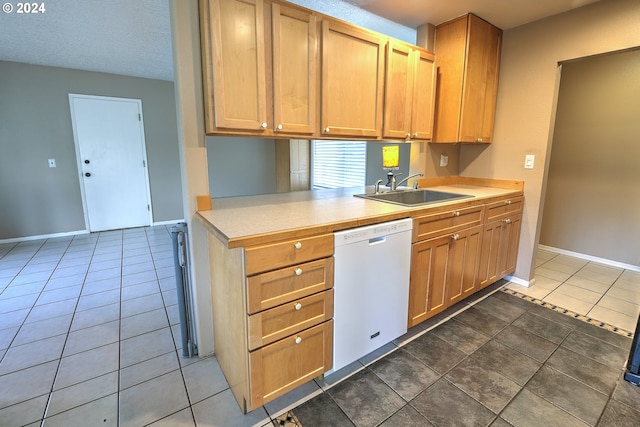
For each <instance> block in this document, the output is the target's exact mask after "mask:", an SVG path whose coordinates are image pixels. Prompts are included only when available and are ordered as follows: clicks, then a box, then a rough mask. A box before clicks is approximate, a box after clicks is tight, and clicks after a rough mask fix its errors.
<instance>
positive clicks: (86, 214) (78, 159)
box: [69, 93, 153, 232]
mask: <svg viewBox="0 0 640 427" xmlns="http://www.w3.org/2000/svg"><path fill="white" fill-rule="evenodd" d="M74 99H94V100H100V101H109V100H111V101H126V102H135V103H136V104H137V105H138V113H139V114H140V122H139V123H140V135H141V136H142V160H143V161H144V164H145V168H144V169H145V172H144V176H145V185H146V190H147V206H149V209H148V213H149V226H152V225H153V205H152V204H151V185H150V182H149V161H148V160H147V138H146V136H145V134H144V114H143V113H142V100H141V99H135V98H121V97H112V96H99V95H83V94H78V93H69V112H70V113H71V128H72V130H73V143H74V147H75V151H76V168H77V171H78V180H79V184H80V194H81V196H82V210H83V213H84V227H85V230H86V231H88V232H91V228H90V225H89V210H88V207H87V197H86V193H85V189H84V180H83V179H82V156H81V155H80V145H79V143H78V133H77V131H76V120H75V112H74V108H73V100H74Z"/></svg>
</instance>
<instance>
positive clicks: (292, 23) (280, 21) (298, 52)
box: [272, 4, 318, 134]
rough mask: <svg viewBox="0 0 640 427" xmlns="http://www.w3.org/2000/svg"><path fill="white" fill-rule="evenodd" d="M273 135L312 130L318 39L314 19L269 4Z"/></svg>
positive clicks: (302, 13) (304, 14) (292, 10)
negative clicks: (270, 12)
mask: <svg viewBox="0 0 640 427" xmlns="http://www.w3.org/2000/svg"><path fill="white" fill-rule="evenodd" d="M272 33H273V119H274V123H273V126H274V129H273V130H274V132H285V133H300V134H311V133H313V132H314V131H315V130H316V99H317V98H316V90H317V77H316V76H317V61H318V60H317V58H318V40H317V23H316V17H315V16H313V15H311V14H310V13H307V12H305V11H301V10H298V9H293V8H290V7H287V6H281V5H279V4H273V9H272Z"/></svg>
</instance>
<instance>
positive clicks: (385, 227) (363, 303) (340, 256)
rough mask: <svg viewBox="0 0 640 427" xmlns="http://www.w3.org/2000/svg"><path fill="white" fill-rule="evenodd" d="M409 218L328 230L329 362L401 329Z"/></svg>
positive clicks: (364, 350) (341, 362) (338, 362)
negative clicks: (331, 245)
mask: <svg viewBox="0 0 640 427" xmlns="http://www.w3.org/2000/svg"><path fill="white" fill-rule="evenodd" d="M412 227H413V222H412V220H411V219H410V218H408V219H401V220H397V221H391V222H384V223H380V224H375V225H370V226H366V227H360V228H354V229H350V230H345V231H340V232H336V233H334V238H335V252H334V254H335V255H334V256H335V271H334V285H333V289H334V314H333V337H334V339H333V368H332V371H331V372H334V371H337V370H338V369H340V368H342V367H344V366H346V365H348V364H349V363H351V362H354V361H356V360H358V359H359V358H360V357H362V356H364V355H366V354H368V353H370V352H372V351H373V350H375V349H377V348H379V347H382V346H383V345H384V344H386V343H388V342H390V341H392V340H394V339H395V338H397V337H399V336H400V335H402V334H404V333H405V332H407V316H408V306H409V271H410V268H411V229H412Z"/></svg>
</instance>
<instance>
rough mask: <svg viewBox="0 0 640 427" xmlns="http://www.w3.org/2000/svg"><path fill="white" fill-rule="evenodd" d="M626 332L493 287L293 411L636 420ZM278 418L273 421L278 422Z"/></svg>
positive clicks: (332, 421)
mask: <svg viewBox="0 0 640 427" xmlns="http://www.w3.org/2000/svg"><path fill="white" fill-rule="evenodd" d="M630 346H631V339H630V338H628V337H627V336H624V335H621V334H618V333H615V332H612V331H609V330H605V329H602V328H600V327H598V326H596V325H593V324H589V323H586V322H583V321H580V320H577V319H574V318H572V317H569V316H566V315H564V314H561V313H559V312H556V311H554V310H551V309H549V308H545V307H542V306H540V305H538V304H536V303H533V302H529V301H527V300H524V299H521V298H518V297H517V296H513V295H510V294H507V293H505V292H497V293H494V294H493V295H491V296H489V297H488V298H486V299H484V300H482V301H481V302H479V303H477V304H476V305H474V306H473V307H471V308H469V309H467V310H466V311H463V312H462V313H460V314H458V315H456V316H455V317H454V318H451V319H450V320H448V321H446V322H445V323H442V324H441V325H439V326H437V327H436V328H434V329H432V330H430V331H428V332H426V333H425V334H423V335H422V336H420V337H418V338H416V339H414V340H413V341H410V342H409V343H407V344H406V345H404V346H402V347H400V348H398V349H397V350H395V351H393V352H392V353H390V354H388V355H387V356H385V357H383V358H382V359H380V360H378V361H376V362H374V363H372V364H370V365H368V366H367V367H365V368H364V369H362V370H360V371H358V372H357V373H356V374H354V375H353V376H351V377H349V378H347V379H346V380H344V381H342V382H339V383H338V384H336V385H335V386H333V387H330V388H328V389H326V390H325V391H324V392H323V393H321V394H319V395H318V396H316V397H314V398H313V399H311V400H309V401H307V402H305V403H303V404H302V405H300V406H298V407H296V408H294V409H293V410H291V411H290V412H289V414H288V415H289V421H287V422H283V423H282V424H294V425H295V424H297V425H301V426H304V427H323V426H332V427H333V426H394V427H396V426H489V425H491V426H509V425H511V426H585V425H590V426H639V425H640V387H636V386H633V385H631V384H630V383H628V382H626V381H624V380H623V379H622V374H623V372H624V365H625V362H626V359H627V357H628V355H629V349H630ZM275 424H276V425H277V423H275Z"/></svg>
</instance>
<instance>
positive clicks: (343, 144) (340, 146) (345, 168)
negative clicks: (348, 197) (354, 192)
mask: <svg viewBox="0 0 640 427" xmlns="http://www.w3.org/2000/svg"><path fill="white" fill-rule="evenodd" d="M311 153H312V154H311V185H312V187H311V188H313V189H320V188H340V187H359V186H363V185H364V182H365V176H366V165H367V143H366V142H364V141H317V140H313V141H311Z"/></svg>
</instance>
